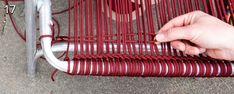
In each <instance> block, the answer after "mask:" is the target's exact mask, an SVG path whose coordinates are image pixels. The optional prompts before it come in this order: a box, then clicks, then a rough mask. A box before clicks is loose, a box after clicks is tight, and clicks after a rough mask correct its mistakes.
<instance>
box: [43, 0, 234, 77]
mask: <svg viewBox="0 0 234 94" xmlns="http://www.w3.org/2000/svg"><path fill="white" fill-rule="evenodd" d="M67 1H68V6H69V8H68V9H67V10H63V11H61V12H57V13H53V14H54V15H55V14H59V13H64V12H66V11H68V12H67V13H68V32H67V34H68V35H65V36H63V35H59V36H58V37H56V39H57V40H56V39H55V40H54V41H56V42H58V39H62V40H63V41H66V42H67V43H68V47H67V52H66V57H65V60H67V61H70V60H73V61H74V66H73V67H70V62H69V66H68V73H72V74H79V75H97V76H143V77H151V76H168V77H187V76H191V77H196V76H199V77H215V76H222V77H223V76H224V77H226V76H232V70H233V69H232V68H233V65H232V64H233V62H231V61H224V60H215V59H212V58H210V57H207V56H204V55H200V56H199V57H198V56H189V55H185V54H183V53H182V52H179V51H177V50H175V49H172V48H171V46H170V44H169V43H162V44H160V45H156V44H154V40H153V37H154V36H155V35H156V32H157V30H159V29H160V28H161V27H162V26H163V25H164V24H165V23H166V22H168V21H169V20H170V19H172V18H174V17H177V16H179V15H182V14H185V13H188V12H191V11H195V10H201V11H204V12H206V13H208V14H210V15H213V16H215V17H217V18H219V19H221V20H223V21H225V22H227V23H232V22H233V20H234V15H231V18H227V14H228V13H231V14H233V4H234V1H233V0H96V1H93V0H73V1H74V3H73V6H72V3H71V0H67ZM153 2H154V3H153ZM155 2H158V3H155ZM227 6H228V8H227ZM72 9H73V10H72ZM72 14H73V15H72ZM72 25H73V26H72ZM72 27H73V28H72ZM41 37H52V36H48V35H44V36H41ZM71 43H74V49H75V51H74V54H73V57H69V46H70V45H69V44H71ZM71 71H72V72H71Z"/></svg>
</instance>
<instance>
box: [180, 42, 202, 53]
mask: <svg viewBox="0 0 234 94" xmlns="http://www.w3.org/2000/svg"><path fill="white" fill-rule="evenodd" d="M184 44H185V50H184V51H183V52H185V53H186V54H190V55H199V54H202V53H204V52H206V49H205V48H201V47H197V46H192V45H190V43H187V42H184Z"/></svg>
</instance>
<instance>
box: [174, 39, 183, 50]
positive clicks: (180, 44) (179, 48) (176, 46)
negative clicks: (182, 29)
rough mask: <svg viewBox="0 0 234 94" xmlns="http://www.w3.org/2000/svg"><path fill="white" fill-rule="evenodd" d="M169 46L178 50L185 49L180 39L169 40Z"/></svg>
mask: <svg viewBox="0 0 234 94" xmlns="http://www.w3.org/2000/svg"><path fill="white" fill-rule="evenodd" d="M171 46H172V47H173V48H174V49H177V50H180V51H184V50H185V43H183V42H182V41H172V42H171Z"/></svg>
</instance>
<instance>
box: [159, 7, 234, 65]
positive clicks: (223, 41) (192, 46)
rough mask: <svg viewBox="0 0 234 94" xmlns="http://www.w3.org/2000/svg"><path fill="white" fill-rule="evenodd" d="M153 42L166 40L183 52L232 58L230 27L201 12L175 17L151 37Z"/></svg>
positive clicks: (233, 45) (233, 34)
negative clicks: (153, 39) (153, 37)
mask: <svg viewBox="0 0 234 94" xmlns="http://www.w3.org/2000/svg"><path fill="white" fill-rule="evenodd" d="M155 40H157V42H156V43H162V42H170V43H171V46H172V47H173V48H175V49H178V50H180V51H182V52H184V53H186V54H190V55H198V54H203V53H204V54H207V55H208V56H210V57H212V58H215V59H223V60H231V61H234V27H233V26H231V25H229V24H227V23H225V22H223V21H221V20H219V19H218V18H215V17H213V16H210V15H208V14H206V13H204V12H201V11H194V12H190V13H187V14H184V15H181V16H178V17H176V18H174V19H172V20H171V21H169V22H168V23H167V24H165V25H164V26H163V27H162V28H161V29H160V30H159V32H158V34H157V35H156V36H155Z"/></svg>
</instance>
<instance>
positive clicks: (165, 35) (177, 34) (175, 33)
mask: <svg viewBox="0 0 234 94" xmlns="http://www.w3.org/2000/svg"><path fill="white" fill-rule="evenodd" d="M191 30H192V29H191V28H189V26H184V27H175V28H171V29H169V30H166V31H162V32H159V33H158V34H157V35H156V37H155V39H156V40H157V41H158V42H170V41H174V40H181V39H184V40H191V39H192V38H193V37H194V36H195V33H193V32H192V31H191Z"/></svg>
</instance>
